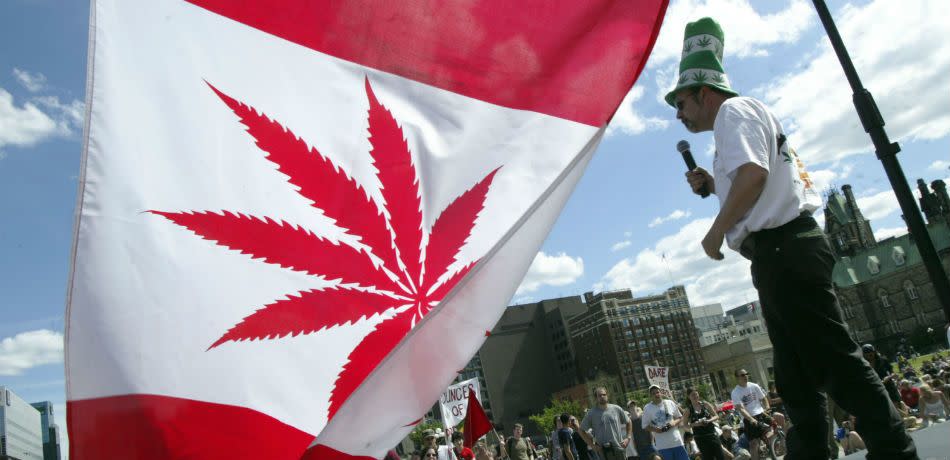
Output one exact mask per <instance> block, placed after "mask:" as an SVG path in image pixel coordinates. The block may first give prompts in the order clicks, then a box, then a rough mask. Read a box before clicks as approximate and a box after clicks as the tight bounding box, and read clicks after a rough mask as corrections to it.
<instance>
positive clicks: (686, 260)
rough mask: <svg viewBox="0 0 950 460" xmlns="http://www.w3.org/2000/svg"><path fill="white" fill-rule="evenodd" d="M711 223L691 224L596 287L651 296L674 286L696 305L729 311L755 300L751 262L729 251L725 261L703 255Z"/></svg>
mask: <svg viewBox="0 0 950 460" xmlns="http://www.w3.org/2000/svg"><path fill="white" fill-rule="evenodd" d="M712 220H713V219H712V218H703V219H696V220H693V221H691V222H689V223H687V224H686V225H684V226H683V227H682V228H681V229H680V230H679V231H678V232H677V233H675V234H672V235H668V236H666V237H664V238H662V239H660V240H659V241H658V242H657V243H656V245H655V246H654V247H652V248H647V249H644V250H643V251H640V253H639V254H637V255H636V256H634V257H629V258H626V259H624V260H622V261H620V262H618V263H617V264H616V265H614V266H613V267H612V268H611V269H610V270H608V271H607V273H606V274H605V275H604V276H603V277H602V278H601V279H600V281H599V282H598V283H596V285H595V287H596V288H597V289H623V288H630V289H632V290H633V291H635V292H638V293H653V292H659V291H662V290H663V289H666V288H668V287H669V286H670V285H671V284H683V285H685V286H686V291H687V293H688V295H689V299H690V302H691V303H692V304H694V305H703V304H709V303H716V302H721V303H722V304H723V306H724V307H728V306H733V305H739V304H741V303H744V302H747V301H748V300H753V299H756V298H757V294H756V292H755V288H754V287H753V286H752V278H751V276H750V275H749V262H748V261H747V260H745V259H743V258H742V257H741V256H740V255H739V254H737V253H735V252H733V251H731V250H728V248H726V247H725V246H723V249H724V250H723V253H724V254H725V255H726V258H725V259H724V260H722V261H714V260H712V259H710V258H708V257H706V254H705V253H704V252H703V249H702V246H701V245H700V241H702V238H703V237H704V236H705V235H706V232H707V231H708V230H709V226H710V225H712Z"/></svg>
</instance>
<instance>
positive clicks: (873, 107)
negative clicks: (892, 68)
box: [813, 0, 950, 321]
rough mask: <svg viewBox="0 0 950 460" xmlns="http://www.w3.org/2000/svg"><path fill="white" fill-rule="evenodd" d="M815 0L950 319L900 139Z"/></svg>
mask: <svg viewBox="0 0 950 460" xmlns="http://www.w3.org/2000/svg"><path fill="white" fill-rule="evenodd" d="M813 1H814V3H815V9H816V10H817V11H818V17H819V18H821V23H822V25H823V26H824V27H825V32H826V33H827V34H828V39H829V40H831V46H832V47H833V48H834V50H835V54H837V55H838V61H840V62H841V68H842V69H843V70H844V74H845V76H846V77H847V78H848V83H849V84H850V85H851V89H852V91H854V94H853V96H852V99H853V101H854V107H855V109H857V112H858V118H860V119H861V124H862V125H863V126H864V131H865V132H867V133H868V134H869V135H870V136H871V141H872V142H873V143H874V150H875V152H876V153H877V158H878V159H879V160H881V163H882V164H883V166H884V172H885V173H886V174H887V178H888V180H890V182H891V188H893V189H894V194H895V195H897V201H898V203H900V206H901V212H903V213H904V220H905V221H906V222H907V227H908V229H909V230H910V235H911V236H912V237H913V238H914V242H915V244H916V246H917V250H918V251H919V252H920V258H921V259H922V260H923V262H924V266H925V267H926V268H927V273H928V274H929V275H930V281H931V282H932V283H933V286H934V292H935V294H936V295H937V301H938V302H939V303H940V304H941V305H942V307H943V314H944V317H945V318H946V319H947V321H950V279H948V278H947V273H946V271H945V270H944V268H943V265H942V264H941V263H940V258H939V257H938V256H937V250H936V249H935V248H934V244H933V240H931V238H930V233H928V232H927V226H926V225H925V224H924V219H923V218H922V217H921V216H920V210H919V209H918V208H917V202H916V201H915V200H914V194H913V193H912V192H911V190H910V186H909V185H907V178H906V177H905V176H904V170H903V169H902V168H901V165H900V162H898V161H897V152H900V150H901V148H900V146H899V145H898V144H897V142H891V141H890V139H889V138H888V137H887V133H886V132H885V131H884V117H883V116H882V115H881V112H880V110H878V107H877V103H875V102H874V98H873V97H872V96H871V92H870V91H868V90H867V89H866V88H864V86H863V85H862V84H861V79H860V78H859V77H858V71H857V70H855V68H854V63H853V62H851V56H850V55H848V50H847V49H846V48H845V46H844V41H842V40H841V35H840V34H838V28H837V26H835V21H834V19H833V18H832V17H831V13H830V12H829V11H828V6H827V5H825V2H824V0H813Z"/></svg>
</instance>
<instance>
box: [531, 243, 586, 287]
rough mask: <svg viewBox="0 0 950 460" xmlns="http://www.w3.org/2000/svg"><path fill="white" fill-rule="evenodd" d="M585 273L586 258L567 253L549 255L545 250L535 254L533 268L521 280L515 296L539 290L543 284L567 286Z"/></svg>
mask: <svg viewBox="0 0 950 460" xmlns="http://www.w3.org/2000/svg"><path fill="white" fill-rule="evenodd" d="M583 274H584V260H583V259H581V258H580V257H571V256H569V255H567V254H565V253H563V252H562V253H559V254H557V255H553V256H549V255H547V254H545V253H544V252H543V251H542V252H539V253H538V255H537V256H535V258H534V261H533V262H531V268H529V269H528V273H527V274H526V275H525V277H524V280H522V281H521V286H518V290H517V291H516V292H515V296H516V297H517V296H520V295H522V294H527V293H529V292H534V291H536V290H538V289H539V288H540V287H541V286H544V285H548V286H565V285H568V284H571V283H573V282H574V281H576V280H577V278H580V276H581V275H583Z"/></svg>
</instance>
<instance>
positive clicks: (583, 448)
mask: <svg viewBox="0 0 950 460" xmlns="http://www.w3.org/2000/svg"><path fill="white" fill-rule="evenodd" d="M567 426H569V427H571V439H573V440H574V447H576V448H577V458H578V459H580V460H592V458H593V455H592V454H593V452H592V449H591V447H590V446H588V445H587V441H584V437H583V436H581V434H580V433H578V431H579V430H576V429H574V427H575V426H579V423H578V422H577V417H574V416H573V415H571V417H570V419H569V420H568V422H567Z"/></svg>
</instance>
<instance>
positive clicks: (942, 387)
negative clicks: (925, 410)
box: [930, 377, 950, 414]
mask: <svg viewBox="0 0 950 460" xmlns="http://www.w3.org/2000/svg"><path fill="white" fill-rule="evenodd" d="M930 388H933V389H934V390H937V391H939V392H941V393H943V395H944V396H946V397H950V384H946V383H944V379H943V377H940V378H935V379H934V380H933V382H932V383H931V384H930ZM947 414H950V407H948V408H947Z"/></svg>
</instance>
